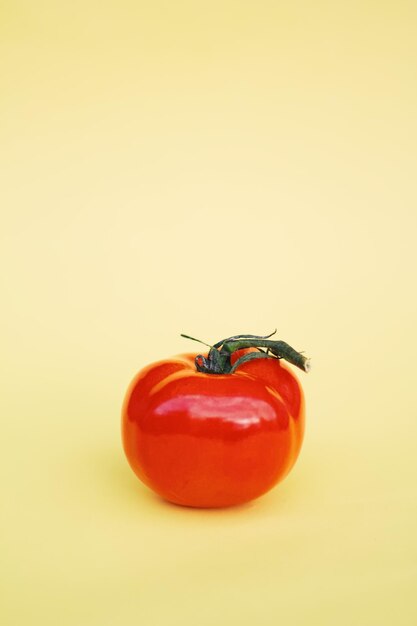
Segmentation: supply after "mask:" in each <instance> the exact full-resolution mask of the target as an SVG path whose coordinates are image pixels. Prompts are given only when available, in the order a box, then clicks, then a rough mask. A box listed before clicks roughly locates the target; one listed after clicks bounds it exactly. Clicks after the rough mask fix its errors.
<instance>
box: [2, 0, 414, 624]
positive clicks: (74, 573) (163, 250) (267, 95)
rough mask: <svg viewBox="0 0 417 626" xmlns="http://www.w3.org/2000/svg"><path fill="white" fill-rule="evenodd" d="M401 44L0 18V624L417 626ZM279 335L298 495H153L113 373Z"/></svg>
mask: <svg viewBox="0 0 417 626" xmlns="http://www.w3.org/2000/svg"><path fill="white" fill-rule="evenodd" d="M416 24H417V9H416V4H415V2H406V1H404V0H399V2H395V3H394V2H371V1H370V0H366V1H364V2H340V3H339V2H337V3H335V2H324V1H321V0H319V1H318V2H307V1H306V0H305V1H296V2H291V3H290V2H287V3H284V2H272V1H271V2H267V1H263V0H261V1H260V2H256V3H255V2H252V3H251V2H245V1H244V2H241V1H239V2H237V1H236V2H231V1H230V0H226V1H223V2H216V1H214V2H210V3H208V2H207V3H206V2H194V1H193V2H191V1H189V2H183V1H180V2H161V1H159V0H156V2H151V3H149V2H146V3H144V2H133V1H131V0H121V1H118V2H117V3H116V2H115V1H113V0H110V1H109V2H106V3H99V2H93V1H91V0H83V2H81V1H78V0H77V1H75V2H71V3H59V2H51V1H48V0H40V1H39V2H29V1H19V0H17V1H14V2H11V1H9V0H6V1H5V2H3V3H2V8H1V16H0V65H1V97H0V129H1V130H0V175H1V184H0V211H1V228H0V238H1V245H0V259H1V263H0V268H1V269H0V271H1V298H2V306H1V309H0V317H1V323H0V333H1V353H2V358H1V375H0V388H1V393H0V402H1V419H2V422H1V423H2V437H1V446H2V452H1V456H0V462H1V466H2V467H1V474H0V475H1V480H2V512H1V526H2V528H1V532H0V542H1V544H2V545H1V552H0V553H1V562H2V564H1V571H0V578H1V587H2V594H1V595H2V599H1V603H0V622H1V623H2V626H3V625H4V626H11V625H12V626H15V625H18V626H27V625H28V624H30V625H31V626H32V625H36V626H38V625H39V626H56V625H57V624H60V625H61V626H115V625H117V624H121V625H123V626H137V625H138V624H141V625H143V626H177V625H178V626H195V625H198V626H212V625H213V624H227V625H233V626H234V625H235V624H236V625H239V626H252V625H253V624H260V625H261V626H276V625H277V624H284V623H285V624H286V626H312V625H314V626H315V625H317V626H334V625H335V624H337V625H338V626H352V625H359V626H374V625H375V626H392V624H396V625H397V626H414V625H415V624H416V623H417V607H416V593H415V590H416V587H417V535H416V522H417V496H416V476H417V455H416V438H417V400H416V391H415V387H416V353H417V350H416V347H417V346H416V339H417V331H416V318H417V315H416V313H417V311H416V309H417V296H416V289H415V284H416V280H415V272H416V265H417V264H416V229H417V223H416V222H417V212H416V205H417V191H416V182H415V181H416V162H417V158H416V145H417V121H416V111H417V83H416V75H415V68H416V59H417V36H416V35H417V32H416V30H417V26H416ZM276 326H277V327H278V334H279V336H280V338H282V339H284V340H286V341H288V342H289V343H290V344H292V345H294V347H295V348H298V349H300V350H305V351H306V354H308V355H309V356H311V357H312V365H313V367H312V371H311V372H310V373H309V374H308V375H306V376H303V377H302V382H303V386H304V389H305V393H306V404H307V419H306V436H305V441H304V444H303V450H302V453H301V456H300V458H299V461H298V462H297V465H296V466H295V468H294V470H293V471H292V472H291V474H290V476H289V477H288V478H287V479H286V480H285V481H284V482H283V483H282V484H281V486H279V487H278V488H277V489H275V490H274V491H273V492H271V493H270V494H269V495H267V496H265V497H264V498H261V499H260V500H258V501H257V502H256V503H253V504H251V505H248V506H245V507H241V508H237V509H234V510H229V511H214V512H213V511H212V512H210V511H190V510H187V509H183V508H177V507H174V506H169V505H166V504H164V503H163V502H161V501H160V500H158V499H156V498H154V497H153V496H152V495H150V494H149V492H148V491H147V490H146V488H145V487H142V486H141V485H140V483H139V482H138V481H137V479H136V478H135V476H134V475H133V474H132V472H131V470H130V468H129V466H128V465H127V463H126V460H125V458H124V454H123V451H122V447H121V441H120V410H121V403H122V400H123V396H124V393H125V390H126V386H127V384H128V383H129V381H130V380H131V378H132V376H133V375H134V374H135V372H136V371H138V369H139V368H141V367H142V366H143V365H145V364H147V363H149V362H151V361H153V360H156V359H161V358H165V357H166V356H170V355H173V354H178V353H180V352H183V351H184V350H193V349H194V348H195V347H196V346H195V345H190V343H189V342H187V341H186V340H185V339H181V338H180V337H179V333H180V332H184V333H188V334H190V335H193V336H197V337H200V338H201V339H205V340H207V341H208V342H210V341H215V340H216V339H218V338H221V337H226V336H229V335H232V334H233V333H242V332H251V333H255V334H266V333H268V332H271V331H272V330H273V329H274V328H275V327H276ZM301 376H302V374H300V377H301Z"/></svg>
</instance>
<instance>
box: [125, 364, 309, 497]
mask: <svg viewBox="0 0 417 626" xmlns="http://www.w3.org/2000/svg"><path fill="white" fill-rule="evenodd" d="M195 356H196V355H194V354H193V355H181V356H179V357H175V358H173V359H168V360H165V361H159V362H157V363H154V364H151V365H149V366H148V367H146V368H145V369H143V370H142V371H141V372H139V374H138V375H137V376H136V378H135V379H134V380H133V382H132V384H131V385H130V387H129V390H128V392H127V394H126V397H125V401H124V405H123V411H122V439H123V446H124V450H125V453H126V456H127V459H128V461H129V463H130V465H131V467H132V469H133V471H134V472H135V473H136V474H137V476H138V477H139V478H140V479H141V480H142V482H144V483H145V484H146V485H148V486H149V487H150V488H151V489H152V490H153V491H155V492H156V493H158V494H159V495H160V496H162V497H163V498H164V499H166V500H169V501H170V502H174V503H176V504H180V505H184V506H192V507H210V508H211V507H226V506H232V505H237V504H243V503H244V502H248V501H250V500H252V499H254V498H257V497H258V496H260V495H262V494H264V493H266V492H267V491H269V490H270V489H271V488H272V487H274V486H275V485H276V484H277V482H278V481H280V480H281V479H282V478H283V477H284V476H285V475H286V474H287V473H288V471H289V470H290V469H291V467H292V466H293V464H294V462H295V460H296V458H297V456H298V453H299V451H300V447H301V442H302V438H303V433H304V399H303V394H302V390H301V386H300V384H299V382H298V380H297V379H296V377H295V376H294V374H293V373H292V372H291V371H290V370H289V369H288V368H286V367H284V366H283V365H282V364H281V362H280V361H279V360H277V359H265V360H264V359H260V360H256V361H250V362H247V363H243V364H242V365H241V367H239V368H238V369H237V370H236V371H235V372H234V373H233V374H220V375H213V374H207V373H202V372H198V371H196V369H195V366H194V359H195ZM238 356H241V354H240V355H238Z"/></svg>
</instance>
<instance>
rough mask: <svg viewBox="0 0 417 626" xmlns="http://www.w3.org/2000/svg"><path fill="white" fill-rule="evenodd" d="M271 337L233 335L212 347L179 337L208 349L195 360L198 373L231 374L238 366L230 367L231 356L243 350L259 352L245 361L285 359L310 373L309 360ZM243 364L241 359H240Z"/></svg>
mask: <svg viewBox="0 0 417 626" xmlns="http://www.w3.org/2000/svg"><path fill="white" fill-rule="evenodd" d="M273 334H274V333H272V334H271V335H266V336H261V335H234V336H233V337H228V338H227V339H223V340H222V341H219V342H217V343H215V344H214V345H210V344H206V343H205V342H204V341H200V340H199V339H194V337H190V336H189V335H181V336H182V337H185V338H187V339H192V340H193V341H198V342H199V343H203V344H204V345H207V346H208V347H210V351H209V353H208V355H207V356H204V355H202V354H199V355H198V356H197V357H196V359H195V364H196V369H197V370H198V371H199V372H204V373H207V374H232V373H233V372H234V371H235V370H236V368H237V367H238V366H239V361H240V359H239V360H238V362H237V363H235V364H234V365H233V366H232V363H231V355H232V354H233V353H234V352H236V350H242V349H245V348H257V349H258V350H259V352H257V353H253V354H252V355H246V356H245V357H244V360H245V361H249V360H252V359H254V358H256V359H259V358H265V359H267V358H277V359H285V360H286V361H288V362H289V363H291V364H292V365H295V366H296V367H298V368H299V369H301V370H303V371H304V372H308V371H310V359H308V358H307V357H306V356H304V355H303V354H301V353H300V352H297V350H295V349H294V348H292V347H291V346H290V345H289V344H288V343H286V342H285V341H280V340H279V341H274V340H272V339H269V337H271V336H272V335H273ZM262 348H266V349H267V352H263V350H262ZM242 362H243V359H242Z"/></svg>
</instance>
